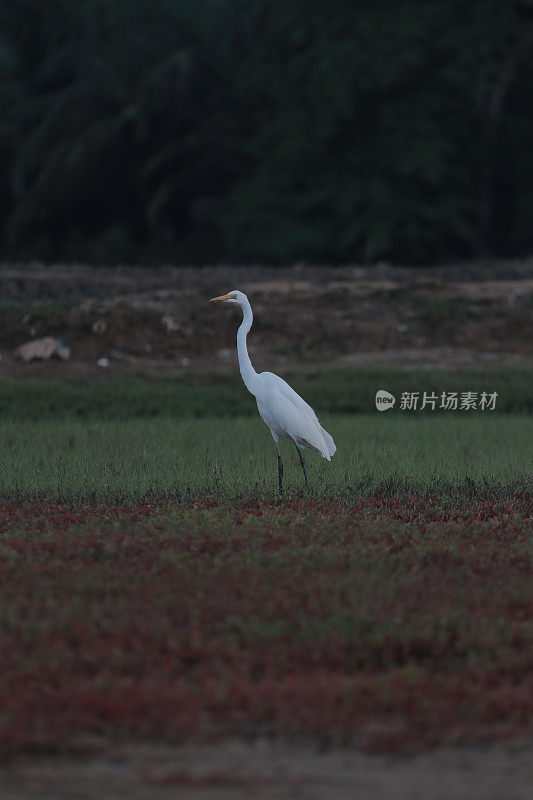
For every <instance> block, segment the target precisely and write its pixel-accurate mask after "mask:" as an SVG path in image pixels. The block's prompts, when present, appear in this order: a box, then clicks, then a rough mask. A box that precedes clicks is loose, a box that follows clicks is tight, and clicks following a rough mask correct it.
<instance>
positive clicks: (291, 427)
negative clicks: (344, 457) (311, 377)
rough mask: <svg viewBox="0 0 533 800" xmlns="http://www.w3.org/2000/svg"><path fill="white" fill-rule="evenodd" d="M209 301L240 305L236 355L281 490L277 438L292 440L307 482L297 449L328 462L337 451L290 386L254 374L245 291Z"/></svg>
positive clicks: (250, 317)
mask: <svg viewBox="0 0 533 800" xmlns="http://www.w3.org/2000/svg"><path fill="white" fill-rule="evenodd" d="M212 302H227V303H233V304H236V305H239V306H240V307H241V308H242V311H243V320H242V323H241V325H240V327H239V330H238V331H237V354H238V357H239V368H240V372H241V375H242V379H243V381H244V383H245V385H246V388H247V389H248V391H249V392H251V394H253V395H254V397H255V399H256V402H257V409H258V411H259V414H260V416H261V419H262V420H263V421H264V422H265V423H266V425H268V427H269V428H270V432H271V434H272V437H273V439H274V442H275V443H276V447H277V450H278V469H279V481H280V490H281V486H282V476H283V462H282V461H281V453H280V449H279V439H280V437H283V438H285V439H292V441H293V442H294V444H295V445H296V447H297V449H298V452H299V454H300V461H301V464H302V468H303V470H304V475H305V478H306V482H307V473H306V469H305V462H304V461H303V457H302V454H301V452H300V448H304V447H310V448H311V449H312V450H316V452H317V453H320V455H321V456H322V457H323V458H325V459H326V460H327V461H331V457H332V455H333V454H334V453H335V451H336V449H337V448H336V447H335V442H334V441H333V438H332V437H331V436H330V434H329V433H328V432H327V431H325V430H324V428H323V427H322V426H321V424H320V422H319V421H318V418H317V415H316V414H315V412H314V411H313V409H312V408H311V406H310V405H308V404H307V403H306V402H305V400H304V399H303V398H302V397H300V395H299V394H298V393H297V392H295V391H294V389H292V388H291V387H290V386H289V384H288V383H287V382H286V381H284V380H283V378H280V377H279V375H274V373H272V372H260V373H257V372H256V371H255V369H254V368H253V366H252V362H251V361H250V356H249V355H248V348H247V346H246V337H247V336H248V332H249V330H250V328H251V327H252V322H253V318H254V317H253V313H252V307H251V305H250V302H249V300H248V298H247V297H246V295H245V294H244V292H239V291H237V290H235V291H232V292H228V294H226V295H222V296H221V297H214V298H213V301H212Z"/></svg>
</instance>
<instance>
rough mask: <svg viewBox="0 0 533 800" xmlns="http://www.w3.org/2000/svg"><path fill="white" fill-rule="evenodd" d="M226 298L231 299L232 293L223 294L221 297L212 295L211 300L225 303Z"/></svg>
mask: <svg viewBox="0 0 533 800" xmlns="http://www.w3.org/2000/svg"><path fill="white" fill-rule="evenodd" d="M224 300H231V295H230V294H221V295H220V297H212V298H211V302H212V303H223V302H224Z"/></svg>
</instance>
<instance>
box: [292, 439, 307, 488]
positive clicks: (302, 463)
mask: <svg viewBox="0 0 533 800" xmlns="http://www.w3.org/2000/svg"><path fill="white" fill-rule="evenodd" d="M294 446H295V447H296V449H297V450H298V455H299V456H300V464H301V465H302V469H303V471H304V478H305V485H306V486H309V481H308V480H307V469H306V468H305V461H304V457H303V455H302V451H301V450H300V448H299V447H298V445H297V444H296V442H294Z"/></svg>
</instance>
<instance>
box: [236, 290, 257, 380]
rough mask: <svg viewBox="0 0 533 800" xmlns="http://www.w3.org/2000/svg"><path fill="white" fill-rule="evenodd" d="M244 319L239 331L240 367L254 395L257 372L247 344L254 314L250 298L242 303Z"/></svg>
mask: <svg viewBox="0 0 533 800" xmlns="http://www.w3.org/2000/svg"><path fill="white" fill-rule="evenodd" d="M242 312H243V320H242V322H241V324H240V326H239V330H238V331H237V354H238V356H239V369H240V371H241V375H242V379H243V381H244V383H245V386H246V388H247V389H248V391H249V392H251V393H252V394H253V395H256V394H257V391H256V390H257V377H258V376H257V372H256V371H255V369H254V368H253V367H252V362H251V361H250V356H249V355H248V348H247V346H246V337H247V336H248V331H249V330H250V328H251V327H252V322H253V321H254V315H253V313H252V307H251V305H250V303H249V302H248V300H246V302H243V304H242Z"/></svg>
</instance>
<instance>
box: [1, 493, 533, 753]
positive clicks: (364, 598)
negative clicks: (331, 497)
mask: <svg viewBox="0 0 533 800" xmlns="http://www.w3.org/2000/svg"><path fill="white" fill-rule="evenodd" d="M531 534H532V504H531V500H530V499H528V498H527V497H524V496H514V497H512V498H510V499H507V500H505V501H504V500H498V499H480V498H478V499H476V498H474V499H470V500H460V501H455V502H451V501H449V502H444V501H443V500H441V499H439V498H421V497H374V498H369V499H361V500H359V501H358V502H354V503H352V504H350V505H347V504H344V503H335V502H331V501H325V500H317V499H301V498H290V499H286V500H282V501H279V502H275V501H273V502H268V503H267V502H263V501H260V500H255V499H251V500H248V501H238V502H233V503H231V502H229V501H221V500H211V501H209V500H202V501H198V502H196V503H188V504H186V505H172V504H170V503H165V504H161V503H156V502H154V503H149V502H146V503H141V504H139V505H138V506H136V507H134V508H118V507H116V506H112V505H110V506H105V507H104V506H102V507H99V508H94V507H93V508H90V507H87V508H79V509H72V508H66V507H58V506H55V505H42V506H32V507H29V506H22V505H18V506H15V505H4V506H3V507H2V508H1V509H0V653H1V668H0V746H1V747H2V750H3V751H4V753H13V752H16V751H21V750H30V749H42V748H47V749H48V748H60V747H65V746H72V743H73V742H75V741H76V737H79V736H80V735H85V734H88V733H93V734H94V733H96V734H101V735H104V736H111V737H140V738H143V739H147V738H152V739H155V738H160V739H170V740H176V739H180V738H182V737H187V736H188V735H190V734H195V735H199V736H204V737H212V736H217V735H219V734H227V733H233V734H235V733H237V734H242V735H246V736H254V735H256V734H258V733H261V734H266V735H268V734H280V735H296V736H313V737H319V739H320V741H332V742H339V743H347V742H350V743H353V744H355V745H356V746H358V747H361V748H364V749H368V750H374V751H376V750H387V751H407V750H412V749H416V748H419V747H427V746H433V745H437V744H440V743H442V742H459V741H475V740H483V739H489V738H497V737H508V736H514V735H521V734H523V733H524V732H525V731H526V730H528V728H529V726H530V725H531V722H532V720H533V625H532V619H533V581H532V577H533V557H532V556H533V553H532V547H531V542H532V536H531Z"/></svg>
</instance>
